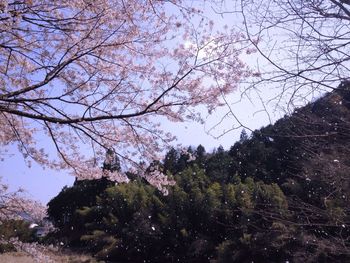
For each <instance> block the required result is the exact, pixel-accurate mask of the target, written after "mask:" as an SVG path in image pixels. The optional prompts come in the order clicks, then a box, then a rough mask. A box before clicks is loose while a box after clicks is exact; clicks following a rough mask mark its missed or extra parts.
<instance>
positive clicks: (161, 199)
mask: <svg viewBox="0 0 350 263" xmlns="http://www.w3.org/2000/svg"><path fill="white" fill-rule="evenodd" d="M349 131H350V91H349V89H348V85H346V84H342V85H341V86H340V87H339V88H338V89H337V90H335V91H333V92H331V93H328V94H326V95H325V96H323V97H322V98H320V99H318V100H317V101H315V102H313V103H310V104H308V105H307V106H305V107H303V108H301V109H298V110H296V111H295V112H294V113H293V114H291V115H288V116H285V117H284V118H282V119H280V120H279V121H277V122H276V123H275V124H274V125H269V126H267V127H264V128H262V129H260V130H256V131H253V132H252V133H251V134H250V135H249V136H248V135H247V133H246V132H245V131H243V132H242V134H241V138H240V140H239V141H238V142H235V143H234V142H233V143H234V145H233V146H232V147H231V148H230V149H229V150H228V151H225V150H224V149H223V148H222V147H219V148H217V149H216V150H214V151H213V152H210V153H207V152H206V150H205V149H204V147H203V146H201V145H200V146H198V147H196V148H195V147H190V148H189V150H188V151H190V152H192V154H193V155H194V156H195V157H196V158H195V160H192V158H189V156H188V155H187V154H184V153H182V152H181V151H178V150H176V149H171V150H169V151H168V153H167V154H166V156H165V158H164V160H163V161H162V162H155V163H154V164H153V165H152V166H151V167H149V169H153V168H154V167H155V166H157V167H160V168H161V169H162V170H163V172H164V173H166V174H167V175H168V176H169V177H171V178H173V179H174V180H175V181H176V185H174V186H171V187H169V189H168V190H169V194H168V195H163V194H162V193H160V192H159V191H158V190H157V189H156V188H155V187H153V186H151V185H149V184H148V183H147V182H146V181H145V180H143V179H142V178H139V177H136V176H133V174H131V173H130V174H129V177H130V178H131V182H130V183H128V184H118V185H115V183H112V182H110V181H108V180H107V179H105V178H102V179H99V180H94V181H87V180H83V181H76V182H75V183H74V185H73V186H72V187H65V188H64V189H63V190H62V191H61V193H60V194H59V195H58V196H56V197H55V198H53V199H52V200H51V201H50V202H49V204H48V206H49V209H48V213H49V217H50V219H51V220H52V221H53V223H54V225H55V226H56V228H57V231H56V232H55V233H54V234H52V235H51V236H49V237H48V240H50V239H51V240H56V241H57V240H59V241H60V242H62V243H63V244H65V246H67V247H70V248H71V249H76V250H78V251H86V252H89V253H92V254H93V255H94V256H95V257H96V258H98V259H101V260H105V261H106V262H347V261H350V239H349V238H350V231H349V227H350V217H349V208H350V203H349V197H350V196H349V193H350V176H349V175H350V159H349V153H350V151H349V147H350V133H349ZM104 168H105V169H111V168H113V169H116V170H117V169H120V167H119V165H118V160H117V159H116V160H115V163H114V165H113V167H104Z"/></svg>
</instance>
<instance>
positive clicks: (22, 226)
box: [0, 220, 34, 242]
mask: <svg viewBox="0 0 350 263" xmlns="http://www.w3.org/2000/svg"><path fill="white" fill-rule="evenodd" d="M29 225H30V224H29V223H28V222H25V221H23V220H5V221H3V222H1V224H0V237H1V238H2V239H4V240H9V239H10V238H12V237H17V238H18V239H19V240H21V241H23V242H31V241H33V240H34V230H33V229H30V228H29Z"/></svg>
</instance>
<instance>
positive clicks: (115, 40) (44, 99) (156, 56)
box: [0, 0, 251, 188]
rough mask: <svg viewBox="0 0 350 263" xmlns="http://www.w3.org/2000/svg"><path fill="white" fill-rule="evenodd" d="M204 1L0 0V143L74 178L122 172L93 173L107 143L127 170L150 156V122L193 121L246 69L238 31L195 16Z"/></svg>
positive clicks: (158, 148) (155, 143)
mask: <svg viewBox="0 0 350 263" xmlns="http://www.w3.org/2000/svg"><path fill="white" fill-rule="evenodd" d="M215 2H216V1H200V2H198V3H197V2H196V5H197V6H195V8H194V6H193V1H186V0H172V1H155V0H150V1H143V0H128V1H122V0H96V1H93V2H91V1H82V0H69V1H67V0H57V1H48V0H40V1H39V0H30V1H29V0H23V1H10V0H8V1H3V0H2V1H0V26H1V30H0V125H1V130H0V144H1V145H2V146H7V145H11V144H16V145H17V146H18V149H19V151H20V152H21V153H22V154H23V156H24V157H25V159H26V160H27V161H28V164H30V161H32V160H34V161H35V162H37V163H39V164H41V165H43V166H44V167H49V168H53V169H59V170H60V169H70V170H71V171H72V173H73V174H74V175H75V176H77V177H78V178H80V179H93V178H99V177H102V176H108V177H109V178H110V179H113V180H115V181H117V182H118V181H126V180H127V179H126V178H125V175H123V174H122V173H120V172H119V173H113V174H112V173H108V174H107V175H106V173H104V172H103V171H101V169H100V164H101V162H102V161H103V156H104V153H105V152H106V150H107V149H113V151H115V152H116V154H117V155H118V156H119V158H120V160H121V162H122V165H123V167H126V168H128V169H129V168H130V167H132V166H133V167H138V166H139V163H140V160H142V161H143V162H144V163H150V162H151V161H152V160H159V159H160V158H161V156H162V153H163V152H164V150H165V149H166V148H167V147H169V145H170V143H171V142H172V141H174V139H175V137H174V136H173V134H170V133H166V132H164V131H163V130H162V128H161V126H160V123H161V122H164V121H171V122H183V121H199V122H202V121H203V118H202V117H203V116H202V112H201V111H200V110H199V109H198V106H204V107H206V108H207V110H208V112H209V113H210V112H212V111H213V110H215V109H216V108H217V107H218V106H222V105H224V103H223V101H222V99H221V98H222V96H225V95H227V94H229V93H231V92H233V91H234V90H235V89H236V88H237V85H238V83H239V81H240V80H241V79H242V78H245V77H247V76H249V75H251V71H250V70H249V69H248V68H247V67H246V66H245V64H244V63H243V62H242V61H241V60H240V58H239V55H240V54H241V51H242V50H243V48H244V46H243V45H242V41H243V37H242V33H236V32H233V31H230V33H227V32H226V31H225V33H220V32H219V31H218V30H216V29H215V25H214V23H213V21H211V20H210V19H208V18H206V16H205V14H204V8H205V7H208V5H209V6H210V4H215ZM188 43H191V44H190V45H189V44H188ZM201 109H203V107H201ZM45 137H46V138H49V140H50V144H49V143H46V142H45V143H44V146H43V145H42V142H40V141H42V138H45ZM44 148H45V149H44ZM50 149H52V150H50ZM53 150H54V151H55V152H56V153H57V155H56V154H52V152H54V151H53ZM145 178H147V180H149V181H150V182H152V184H155V185H157V186H159V187H160V188H161V185H164V184H165V185H167V184H171V182H167V181H166V179H165V178H166V177H164V176H163V177H162V176H160V174H158V173H157V174H156V173H153V174H152V175H150V174H149V175H147V176H145Z"/></svg>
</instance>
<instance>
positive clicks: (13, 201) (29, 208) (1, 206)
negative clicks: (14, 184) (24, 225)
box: [0, 177, 46, 223]
mask: <svg viewBox="0 0 350 263" xmlns="http://www.w3.org/2000/svg"><path fill="white" fill-rule="evenodd" d="M24 214H26V215H27V216H30V217H31V219H32V220H33V221H35V222H37V223H39V222H41V221H42V220H43V219H44V217H45V216H46V207H44V206H43V205H42V204H40V203H39V202H36V201H33V200H31V199H29V198H27V197H26V196H25V191H24V190H23V189H18V190H16V191H10V190H9V187H8V185H6V184H5V183H3V182H1V177H0V223H1V222H2V221H4V220H10V219H23V218H22V216H23V215H24Z"/></svg>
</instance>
